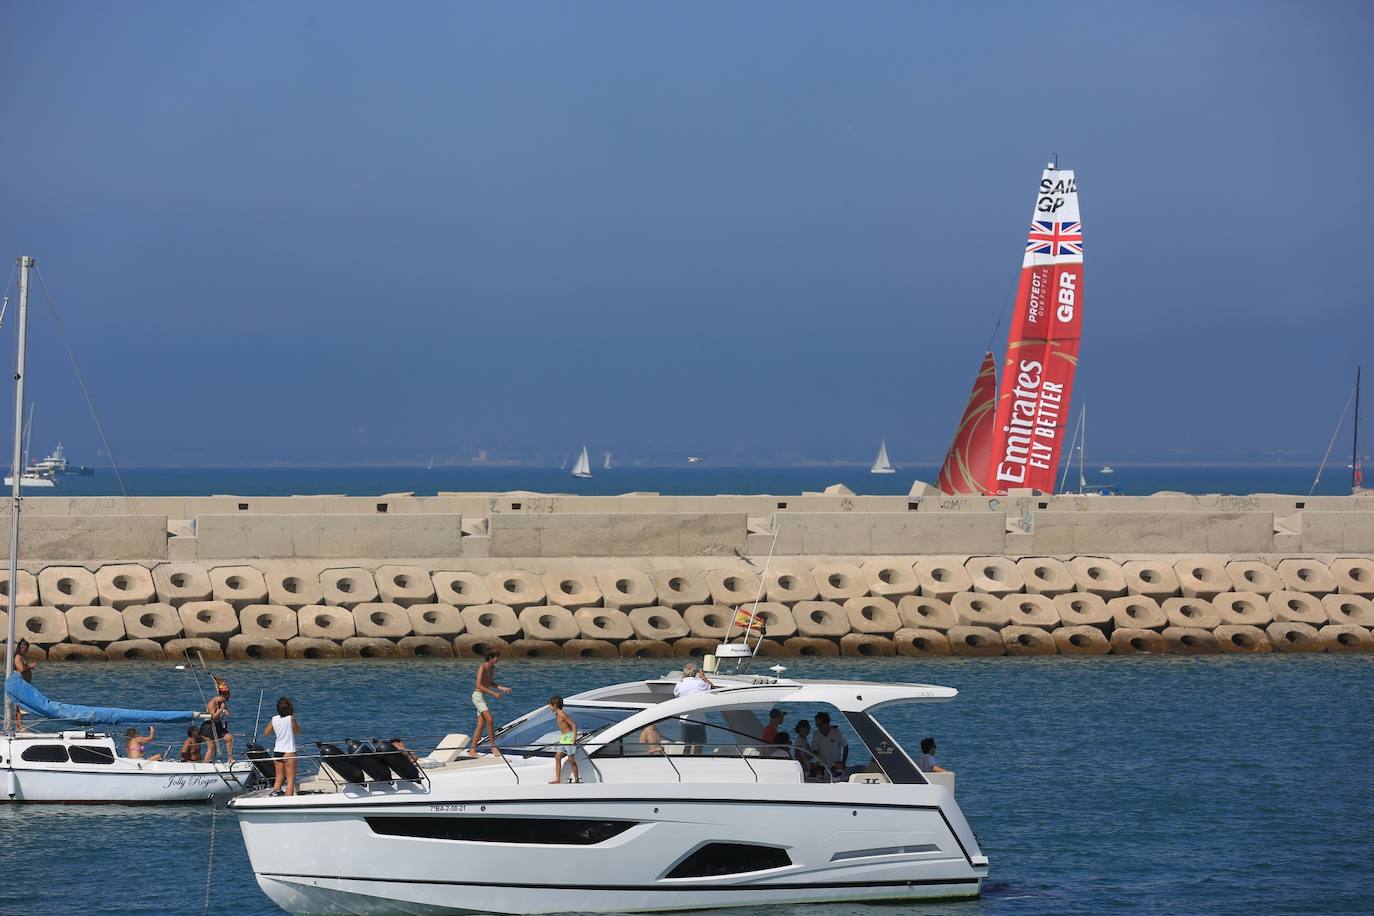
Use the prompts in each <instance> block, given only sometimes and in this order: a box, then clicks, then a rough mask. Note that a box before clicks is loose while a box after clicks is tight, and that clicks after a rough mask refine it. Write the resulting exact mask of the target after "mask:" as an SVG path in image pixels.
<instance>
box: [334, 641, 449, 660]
mask: <svg viewBox="0 0 1374 916" xmlns="http://www.w3.org/2000/svg"><path fill="white" fill-rule="evenodd" d="M459 638H460V639H461V638H462V637H459ZM343 654H344V658H398V657H399V656H400V654H401V650H400V649H398V648H397V647H396V644H395V643H394V642H392V641H391V640H389V639H382V638H381V637H380V636H350V637H349V638H348V639H345V640H344V641H343Z"/></svg>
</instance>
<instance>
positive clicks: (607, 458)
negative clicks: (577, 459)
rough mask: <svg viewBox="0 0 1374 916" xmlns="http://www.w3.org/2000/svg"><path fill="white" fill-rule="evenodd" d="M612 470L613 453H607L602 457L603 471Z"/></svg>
mask: <svg viewBox="0 0 1374 916" xmlns="http://www.w3.org/2000/svg"><path fill="white" fill-rule="evenodd" d="M610 469H611V453H610V452H606V453H605V454H604V455H602V457H601V470H603V471H609V470H610Z"/></svg>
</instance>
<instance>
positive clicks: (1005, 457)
mask: <svg viewBox="0 0 1374 916" xmlns="http://www.w3.org/2000/svg"><path fill="white" fill-rule="evenodd" d="M1044 371H1045V367H1044V365H1043V364H1042V363H1041V362H1040V361H1039V360H1036V359H1023V360H1021V363H1020V365H1018V366H1017V376H1016V387H1015V388H1014V389H1012V397H1013V398H1014V399H1015V400H1013V401H1012V405H1011V419H1010V421H1009V422H1008V423H1007V425H1006V426H1004V427H1002V432H1004V433H1006V434H1007V435H1006V439H1005V440H1004V441H1005V442H1006V446H1005V448H1004V451H1003V454H1002V457H1001V459H1000V460H999V461H998V462H997V482H998V483H999V484H1017V485H1019V484H1024V483H1025V482H1026V468H1027V467H1028V466H1029V467H1032V468H1036V469H1038V470H1043V471H1051V470H1052V468H1053V458H1054V451H1055V443H1056V441H1057V440H1058V438H1059V437H1058V426H1059V411H1060V406H1061V404H1062V402H1063V399H1064V386H1063V385H1061V384H1057V383H1055V382H1051V381H1047V380H1046V379H1045V377H1044Z"/></svg>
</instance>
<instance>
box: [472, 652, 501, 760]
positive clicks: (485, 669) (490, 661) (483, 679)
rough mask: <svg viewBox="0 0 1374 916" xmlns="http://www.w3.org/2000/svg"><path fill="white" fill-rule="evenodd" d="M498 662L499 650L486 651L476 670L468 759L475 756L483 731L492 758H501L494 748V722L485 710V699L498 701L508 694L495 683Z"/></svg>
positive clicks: (499, 750)
mask: <svg viewBox="0 0 1374 916" xmlns="http://www.w3.org/2000/svg"><path fill="white" fill-rule="evenodd" d="M500 660H501V650H499V649H488V650H487V651H486V654H485V655H483V656H482V664H481V665H479V666H478V668H477V689H476V690H474V691H473V692H472V705H473V706H475V707H476V708H477V728H476V729H475V730H474V731H473V733H472V741H471V742H470V743H469V744H468V753H467V756H469V757H476V756H477V754H478V751H477V744H478V742H479V741H481V740H482V731H483V730H484V729H485V730H486V733H487V737H489V738H490V739H491V753H492V756H495V757H500V756H501V749H500V748H498V747H497V746H496V722H495V720H494V719H493V718H492V716H491V710H490V709H488V708H487V697H491V698H492V699H494V700H499V699H501V698H502V697H503V696H505V695H506V694H508V693H510V688H509V687H503V686H502V685H500V684H498V683H496V663H497V662H499V661H500Z"/></svg>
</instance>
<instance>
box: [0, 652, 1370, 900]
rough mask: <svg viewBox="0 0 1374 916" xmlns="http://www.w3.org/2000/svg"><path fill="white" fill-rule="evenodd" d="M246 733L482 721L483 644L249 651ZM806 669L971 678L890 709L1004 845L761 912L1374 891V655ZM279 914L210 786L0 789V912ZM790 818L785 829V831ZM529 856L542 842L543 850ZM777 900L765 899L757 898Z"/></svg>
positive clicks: (578, 679) (532, 679)
mask: <svg viewBox="0 0 1374 916" xmlns="http://www.w3.org/2000/svg"><path fill="white" fill-rule="evenodd" d="M667 667H668V665H667V663H665V662H662V661H620V662H534V661H530V662H508V663H505V664H504V665H503V666H502V680H503V681H504V682H505V683H508V684H512V685H514V686H515V688H516V693H515V694H514V696H513V697H512V698H511V699H510V700H508V701H506V702H505V703H504V704H503V705H504V706H505V708H504V709H501V710H499V711H498V719H500V718H502V717H503V716H504V715H506V714H508V715H509V716H510V717H513V716H514V715H516V714H518V713H520V712H523V711H524V710H526V709H527V708H530V707H531V706H534V705H537V704H540V703H542V702H543V701H544V700H545V699H546V698H547V697H548V695H549V694H551V693H554V692H560V693H565V694H567V693H572V692H574V691H577V690H580V689H584V688H588V687H591V686H594V685H599V684H603V683H609V682H615V681H620V680H629V679H633V678H639V677H645V676H651V675H657V674H661V673H663V672H664V671H665V670H667ZM218 670H219V672H220V673H223V674H225V675H227V676H228V677H229V678H230V679H231V680H232V682H233V684H234V687H235V698H236V701H237V702H236V704H235V707H234V716H235V725H236V727H235V731H240V730H247V729H248V728H249V727H251V726H252V724H253V718H254V707H255V706H256V702H257V697H258V694H259V691H265V692H266V696H267V701H268V703H269V704H270V703H271V702H272V701H273V700H274V699H275V697H276V696H277V695H278V694H281V693H285V694H287V695H290V696H291V697H292V698H294V700H295V702H296V708H297V709H298V710H299V712H300V716H301V721H302V723H303V726H304V728H305V730H306V736H307V738H315V739H317V738H323V737H331V738H339V737H347V736H350V735H352V736H358V737H371V736H388V737H389V736H393V735H398V734H399V735H403V736H406V737H408V738H411V739H414V740H415V741H416V742H417V743H422V742H423V741H424V736H432V735H437V734H440V733H442V732H446V731H449V730H466V729H469V728H470V727H471V718H470V708H469V706H468V703H467V694H468V693H469V692H470V690H471V683H472V677H473V672H474V666H473V664H472V663H470V662H459V661H442V660H413V659H412V660H406V661H370V662H276V663H271V662H241V663H234V664H222V665H220V667H219V669H218ZM788 673H789V675H794V676H798V677H808V676H814V677H826V676H843V677H855V678H873V679H883V680H915V681H923V682H930V683H937V684H945V685H948V686H953V687H957V688H958V689H959V691H960V696H959V697H958V699H956V700H955V701H954V702H953V703H949V704H944V705H922V706H908V707H906V708H904V709H894V710H891V711H888V712H886V713H885V714H884V715H883V716H882V717H881V718H882V719H883V721H884V722H885V723H886V724H887V725H888V726H889V728H891V729H892V731H893V732H894V733H895V734H896V735H897V736H898V737H899V738H901V740H902V741H903V743H904V744H906V745H908V746H911V745H914V744H915V743H916V742H917V741H919V739H920V738H921V737H922V736H924V735H927V734H932V735H936V736H938V738H939V741H940V747H941V759H942V762H943V763H944V764H945V765H946V766H948V767H950V768H952V769H954V770H957V771H958V773H959V791H958V798H959V801H960V804H961V805H962V807H963V809H964V812H965V814H966V815H967V816H968V818H969V821H970V823H971V824H972V825H973V828H974V829H975V830H976V831H977V833H978V835H979V838H980V840H981V842H982V845H983V851H984V852H985V853H986V854H987V855H988V856H989V857H990V858H991V860H992V869H991V878H990V881H989V882H988V884H987V885H986V889H985V895H984V897H983V898H982V899H981V900H978V901H970V902H963V903H958V904H942V905H938V906H917V907H905V906H901V907H893V906H886V907H865V906H848V907H833V906H817V907H771V908H768V909H767V910H766V912H767V913H768V914H769V916H809V914H822V913H824V914H830V913H844V914H849V916H852V914H869V913H874V914H877V913H883V912H891V911H894V910H895V911H897V912H920V913H931V914H948V916H981V914H1041V913H1068V914H1099V913H1107V912H1113V913H1114V912H1136V913H1245V914H1255V913H1314V914H1317V913H1319V914H1329V913H1367V912H1370V911H1371V907H1372V906H1374V905H1372V904H1371V898H1370V892H1369V885H1368V881H1367V875H1368V873H1369V867H1370V865H1369V863H1370V862H1371V861H1374V829H1370V824H1369V813H1370V811H1371V810H1374V779H1371V778H1370V777H1371V772H1374V771H1371V763H1370V761H1371V760H1374V729H1371V728H1370V724H1369V716H1370V699H1371V689H1374V658H1368V657H1358V656H1345V657H1341V656H1331V657H1323V656H1284V655H1275V656H1268V657H1244V658H1241V657H1237V658H1229V657H1220V658H1217V657H1213V658H1146V659H1132V658H1111V657H1108V658H1100V659H1066V658H1052V659H1010V658H1002V659H948V660H939V661H935V662H927V661H922V662H919V663H916V662H911V661H902V660H868V659H862V660H861V659H846V660H798V661H797V662H796V664H795V665H794V666H793V667H792V668H791V669H790V670H789V672H788ZM193 677H194V675H192V674H191V673H189V672H184V671H183V672H179V671H176V670H175V669H174V668H173V666H172V665H171V664H170V663H169V664H128V665H114V664H112V665H96V666H90V667H82V666H80V665H75V664H66V665H62V664H51V665H43V666H40V668H39V669H38V677H37V682H38V683H39V684H40V685H41V687H42V688H43V689H44V690H45V691H47V692H49V693H50V694H51V695H53V696H55V697H59V698H61V699H64V700H70V701H73V702H102V703H103V702H111V703H113V702H118V703H121V704H128V705H148V706H170V707H185V706H193V705H198V704H199V692H198V689H197V687H196V685H195V683H194V682H193ZM212 826H213V828H214V830H215V834H216V835H215V844H214V871H213V894H212V897H211V903H210V911H211V912H214V913H226V914H227V913H270V912H275V909H274V907H273V906H272V905H271V903H270V902H269V901H268V900H267V898H266V897H264V896H263V895H262V894H261V893H260V892H259V890H258V888H257V885H256V883H255V882H254V880H253V877H252V873H251V872H250V870H249V868H248V862H247V859H246V856H245V854H244V850H243V845H242V842H241V840H240V838H239V833H238V827H237V824H236V822H235V819H234V817H233V816H232V815H230V814H228V813H226V812H221V813H220V814H219V815H218V816H217V817H215V816H212V814H211V812H210V810H209V809H208V808H206V807H203V806H190V807H181V808H165V809H150V808H117V807H102V808H88V809H82V808H66V807H37V806H34V807H10V806H0V875H3V881H0V911H3V912H10V913H20V912H22V913H26V914H49V913H90V912H109V911H112V910H113V911H117V912H131V913H186V912H194V911H199V910H200V909H201V908H202V906H203V904H204V895H205V887H206V870H207V862H208V859H209V854H210V848H211V830H212ZM779 839H780V840H785V837H779ZM534 863H535V858H534V857H533V856H532V857H531V864H532V865H533V864H534ZM763 912H764V911H763V910H758V911H755V913H756V914H758V916H762V913H763Z"/></svg>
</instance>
